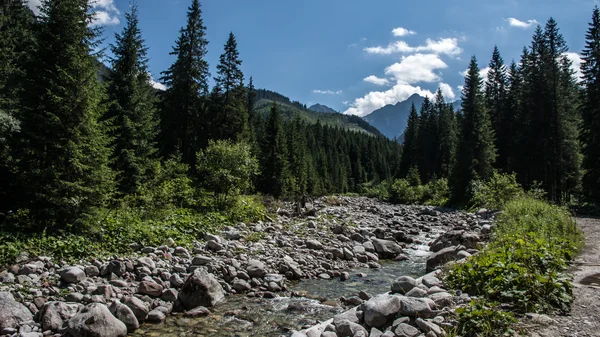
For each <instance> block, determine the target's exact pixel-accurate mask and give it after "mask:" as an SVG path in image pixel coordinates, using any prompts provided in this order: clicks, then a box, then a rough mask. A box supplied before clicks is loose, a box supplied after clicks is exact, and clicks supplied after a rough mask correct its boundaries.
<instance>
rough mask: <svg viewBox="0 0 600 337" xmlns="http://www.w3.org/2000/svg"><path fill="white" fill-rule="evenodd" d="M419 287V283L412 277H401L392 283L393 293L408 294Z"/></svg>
mask: <svg viewBox="0 0 600 337" xmlns="http://www.w3.org/2000/svg"><path fill="white" fill-rule="evenodd" d="M416 286H417V281H415V279H414V278H412V277H410V276H400V277H398V278H397V279H395V280H394V282H393V283H392V293H400V294H406V293H407V292H409V291H411V290H412V289H413V288H414V287H416Z"/></svg>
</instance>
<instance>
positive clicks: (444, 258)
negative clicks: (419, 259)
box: [427, 246, 464, 273]
mask: <svg viewBox="0 0 600 337" xmlns="http://www.w3.org/2000/svg"><path fill="white" fill-rule="evenodd" d="M462 248H464V247H461V246H450V247H447V248H444V249H442V250H440V251H438V252H437V253H433V254H431V256H429V258H428V259H427V272H428V273H429V272H431V271H433V270H434V269H436V268H437V267H439V266H442V265H444V264H445V263H447V262H450V261H454V260H457V259H458V252H460V251H461V250H462Z"/></svg>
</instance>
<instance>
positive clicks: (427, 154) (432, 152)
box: [418, 97, 438, 183]
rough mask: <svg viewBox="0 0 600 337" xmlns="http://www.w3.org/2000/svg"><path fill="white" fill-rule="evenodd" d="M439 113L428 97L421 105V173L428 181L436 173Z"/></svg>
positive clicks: (423, 179)
mask: <svg viewBox="0 0 600 337" xmlns="http://www.w3.org/2000/svg"><path fill="white" fill-rule="evenodd" d="M437 123H438V114H437V112H436V111H435V109H434V107H433V104H431V101H430V100H429V98H428V97H425V101H424V102H423V105H422V106H421V112H420V118H419V145H418V149H419V150H418V152H419V174H420V176H421V180H422V181H423V182H424V183H427V182H428V181H429V180H430V179H431V178H433V176H434V175H435V169H434V168H435V158H436V157H437V151H438V140H437V136H438V130H437V127H438V125H437Z"/></svg>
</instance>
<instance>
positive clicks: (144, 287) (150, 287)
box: [137, 280, 164, 297]
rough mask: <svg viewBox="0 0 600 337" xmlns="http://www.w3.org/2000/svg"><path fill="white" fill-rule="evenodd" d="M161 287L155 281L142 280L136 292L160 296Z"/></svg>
mask: <svg viewBox="0 0 600 337" xmlns="http://www.w3.org/2000/svg"><path fill="white" fill-rule="evenodd" d="M163 289H164V288H163V286H161V285H160V284H158V283H156V282H153V281H147V280H144V281H142V282H140V284H139V286H138V289H137V292H138V293H139V294H142V295H148V296H153V297H160V296H161V295H162V292H163Z"/></svg>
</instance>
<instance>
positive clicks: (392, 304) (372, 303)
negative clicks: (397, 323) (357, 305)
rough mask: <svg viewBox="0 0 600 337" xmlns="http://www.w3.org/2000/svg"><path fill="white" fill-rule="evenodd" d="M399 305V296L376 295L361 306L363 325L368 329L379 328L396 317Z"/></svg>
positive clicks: (400, 303)
mask: <svg viewBox="0 0 600 337" xmlns="http://www.w3.org/2000/svg"><path fill="white" fill-rule="evenodd" d="M401 305H402V302H401V301H400V297H399V296H395V295H388V294H382V295H377V296H375V297H373V298H371V299H370V300H368V301H366V302H365V303H363V305H362V311H363V312H364V320H365V323H366V324H367V325H368V326H370V327H375V328H380V327H382V326H384V325H385V324H386V323H387V322H388V321H389V320H391V319H393V318H394V317H395V316H396V314H397V313H398V311H399V310H400V307H401Z"/></svg>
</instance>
